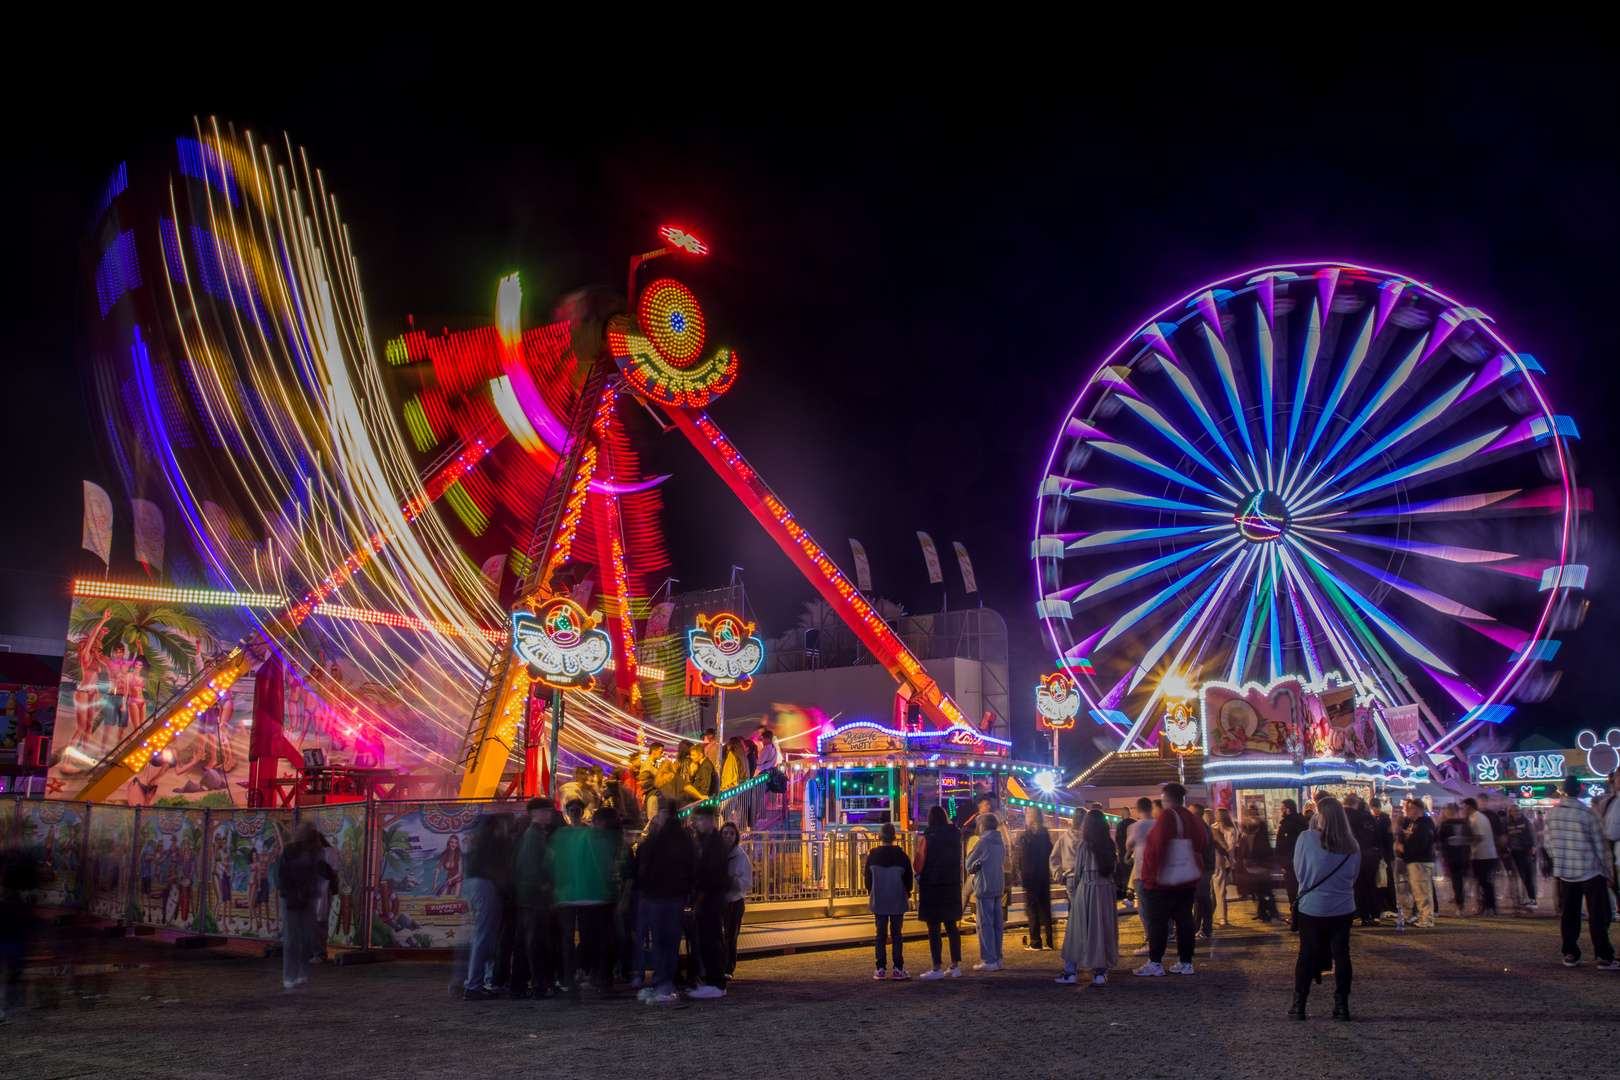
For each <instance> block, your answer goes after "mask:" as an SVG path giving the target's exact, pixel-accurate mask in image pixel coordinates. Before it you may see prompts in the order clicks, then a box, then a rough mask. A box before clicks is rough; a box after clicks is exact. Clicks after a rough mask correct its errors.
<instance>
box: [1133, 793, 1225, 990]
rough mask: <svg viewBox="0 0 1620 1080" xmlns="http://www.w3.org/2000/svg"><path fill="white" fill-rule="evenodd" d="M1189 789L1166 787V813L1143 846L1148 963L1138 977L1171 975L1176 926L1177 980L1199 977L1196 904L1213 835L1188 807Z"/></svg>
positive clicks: (1174, 966)
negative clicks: (1168, 955) (1168, 956)
mask: <svg viewBox="0 0 1620 1080" xmlns="http://www.w3.org/2000/svg"><path fill="white" fill-rule="evenodd" d="M1186 797H1187V789H1186V788H1184V787H1182V786H1181V785H1180V784H1176V783H1170V784H1166V785H1164V798H1163V812H1162V813H1160V815H1159V817H1158V820H1156V821H1155V822H1154V823H1153V829H1152V831H1151V832H1149V833H1148V838H1147V843H1146V844H1144V845H1143V847H1142V887H1143V889H1144V890H1145V900H1146V904H1145V908H1146V911H1145V914H1146V921H1147V930H1148V962H1147V963H1146V964H1143V965H1142V966H1141V967H1139V968H1137V969H1136V970H1135V971H1134V972H1132V974H1134V975H1143V976H1156V975H1163V974H1164V973H1165V968H1164V966H1163V965H1162V964H1161V963H1160V962H1159V961H1160V959H1161V958H1162V957H1163V956H1164V950H1165V945H1166V943H1167V940H1168V936H1169V929H1170V924H1171V922H1174V923H1175V926H1176V949H1177V954H1178V959H1177V962H1176V963H1175V964H1173V965H1171V967H1170V969H1169V970H1170V973H1171V974H1174V975H1191V974H1192V973H1193V963H1192V962H1193V955H1194V950H1195V948H1196V943H1195V938H1194V935H1195V934H1196V932H1197V926H1196V924H1195V923H1194V922H1193V900H1194V898H1195V897H1196V894H1197V892H1198V881H1199V879H1200V878H1201V877H1202V876H1203V873H1204V862H1203V860H1204V854H1205V852H1206V851H1207V849H1208V846H1209V836H1208V834H1207V833H1206V832H1205V831H1204V823H1203V822H1202V821H1199V820H1198V819H1197V818H1195V817H1193V815H1192V812H1191V811H1189V810H1188V809H1186V808H1185V807H1184V806H1182V801H1183V800H1184V799H1185V798H1186Z"/></svg>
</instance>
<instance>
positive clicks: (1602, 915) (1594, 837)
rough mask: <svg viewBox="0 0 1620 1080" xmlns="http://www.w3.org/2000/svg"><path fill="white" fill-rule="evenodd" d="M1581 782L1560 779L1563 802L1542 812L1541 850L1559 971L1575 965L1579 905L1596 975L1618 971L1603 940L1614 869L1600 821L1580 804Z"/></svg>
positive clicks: (1611, 950)
mask: <svg viewBox="0 0 1620 1080" xmlns="http://www.w3.org/2000/svg"><path fill="white" fill-rule="evenodd" d="M1580 794H1581V782H1580V780H1578V779H1577V778H1575V777H1573V776H1570V777H1566V778H1565V780H1564V797H1563V798H1561V799H1559V800H1558V805H1556V806H1554V807H1553V808H1552V809H1550V810H1548V811H1547V828H1546V830H1545V836H1546V841H1545V846H1546V849H1547V852H1548V854H1550V855H1551V856H1552V861H1553V878H1554V879H1555V880H1556V881H1557V884H1558V902H1559V932H1560V935H1561V937H1562V939H1563V941H1562V944H1563V951H1564V966H1565V967H1575V966H1577V965H1579V964H1580V962H1581V905H1582V904H1585V905H1586V922H1587V929H1588V932H1589V933H1590V935H1591V938H1592V953H1593V955H1594V956H1596V957H1597V966H1598V970H1600V971H1620V961H1617V960H1616V959H1615V956H1614V945H1613V944H1611V943H1610V941H1609V920H1610V919H1611V918H1612V917H1613V911H1612V909H1611V908H1610V906H1609V889H1610V888H1612V887H1613V886H1614V883H1615V882H1614V866H1613V863H1612V862H1610V861H1609V860H1610V848H1609V844H1608V842H1607V840H1606V839H1605V837H1604V835H1603V822H1602V821H1600V820H1599V819H1598V816H1597V813H1596V811H1594V810H1593V809H1592V808H1591V807H1590V806H1587V805H1586V804H1585V803H1583V802H1581V800H1580Z"/></svg>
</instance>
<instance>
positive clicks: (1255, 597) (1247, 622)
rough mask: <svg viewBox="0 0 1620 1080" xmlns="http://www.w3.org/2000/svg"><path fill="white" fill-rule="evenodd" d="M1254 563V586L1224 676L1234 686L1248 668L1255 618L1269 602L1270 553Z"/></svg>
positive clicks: (1240, 680)
mask: <svg viewBox="0 0 1620 1080" xmlns="http://www.w3.org/2000/svg"><path fill="white" fill-rule="evenodd" d="M1256 563H1257V565H1256V573H1255V575H1254V585H1253V587H1252V588H1251V589H1250V591H1249V603H1248V605H1247V606H1246V607H1245V609H1244V612H1243V628H1242V629H1241V630H1240V631H1238V643H1237V648H1235V649H1234V650H1233V651H1232V666H1231V668H1230V670H1229V671H1228V672H1227V674H1226V681H1227V682H1229V683H1232V684H1234V685H1237V684H1241V683H1242V681H1243V673H1244V671H1245V670H1246V669H1247V668H1248V666H1249V653H1250V648H1251V645H1252V643H1253V634H1254V630H1255V625H1254V623H1255V616H1256V614H1257V613H1258V612H1260V611H1262V610H1263V609H1265V608H1266V607H1267V606H1268V605H1269V604H1270V602H1271V599H1270V595H1269V588H1268V586H1269V585H1270V584H1271V574H1272V567H1271V557H1270V552H1269V551H1266V552H1265V553H1264V554H1262V555H1260V556H1259V557H1258V558H1257V559H1256ZM1261 618H1262V619H1263V618H1264V616H1261ZM1262 630H1263V627H1262Z"/></svg>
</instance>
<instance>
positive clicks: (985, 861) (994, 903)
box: [967, 814, 1007, 971]
mask: <svg viewBox="0 0 1620 1080" xmlns="http://www.w3.org/2000/svg"><path fill="white" fill-rule="evenodd" d="M978 822H979V842H978V843H977V844H974V845H973V850H972V851H970V852H968V857H967V873H968V877H969V879H970V880H971V881H972V883H973V897H974V901H975V903H976V904H977V906H978V909H979V919H978V931H979V933H978V937H979V962H978V963H977V964H974V965H973V970H974V971H1000V970H1001V944H1002V932H1003V929H1004V926H1005V924H1004V923H1003V921H1002V911H1001V894H1002V892H1003V890H1004V889H1005V887H1006V876H1007V874H1006V862H1007V843H1006V840H1005V839H1003V836H1002V832H1001V827H1000V826H1001V822H1000V820H998V819H997V817H996V815H994V814H980V815H979V816H978Z"/></svg>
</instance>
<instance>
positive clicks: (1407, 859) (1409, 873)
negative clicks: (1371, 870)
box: [1397, 799, 1437, 929]
mask: <svg viewBox="0 0 1620 1080" xmlns="http://www.w3.org/2000/svg"><path fill="white" fill-rule="evenodd" d="M1436 839H1437V836H1436V833H1435V828H1434V822H1433V821H1432V820H1431V819H1430V818H1429V815H1428V814H1427V813H1426V812H1425V811H1424V809H1423V804H1422V803H1421V802H1419V801H1418V800H1416V799H1407V800H1406V808H1405V814H1404V816H1403V817H1402V818H1401V832H1400V839H1399V840H1398V841H1397V843H1398V844H1399V846H1400V853H1401V862H1402V864H1403V865H1404V866H1405V868H1406V880H1407V882H1408V883H1409V884H1410V886H1411V890H1412V913H1413V916H1414V918H1415V919H1416V921H1415V922H1413V923H1412V925H1413V926H1417V927H1421V928H1423V929H1428V928H1429V927H1431V926H1433V925H1434V849H1435V841H1436Z"/></svg>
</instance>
